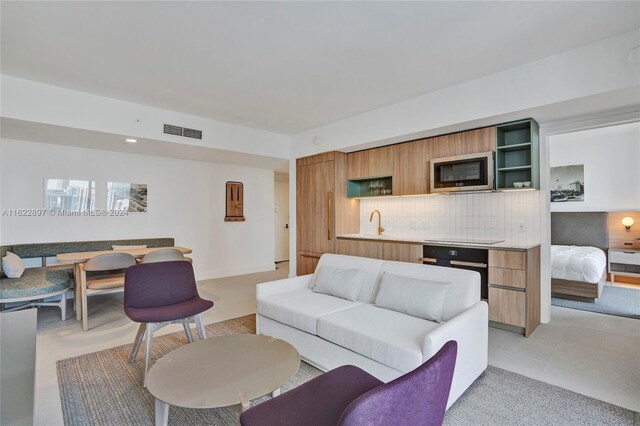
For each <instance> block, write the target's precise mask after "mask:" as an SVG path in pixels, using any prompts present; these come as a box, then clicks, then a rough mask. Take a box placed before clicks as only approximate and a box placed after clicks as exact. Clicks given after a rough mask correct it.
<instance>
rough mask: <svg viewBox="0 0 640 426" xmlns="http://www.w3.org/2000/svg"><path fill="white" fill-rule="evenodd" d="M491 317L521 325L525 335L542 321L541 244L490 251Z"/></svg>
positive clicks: (509, 323)
mask: <svg viewBox="0 0 640 426" xmlns="http://www.w3.org/2000/svg"><path fill="white" fill-rule="evenodd" d="M489 320H490V321H494V322H496V323H501V324H507V325H510V326H515V327H521V328H523V329H524V335H525V337H529V335H530V334H531V333H532V332H533V330H535V328H536V327H537V326H538V325H539V324H540V247H535V248H532V249H529V250H526V251H509V250H489Z"/></svg>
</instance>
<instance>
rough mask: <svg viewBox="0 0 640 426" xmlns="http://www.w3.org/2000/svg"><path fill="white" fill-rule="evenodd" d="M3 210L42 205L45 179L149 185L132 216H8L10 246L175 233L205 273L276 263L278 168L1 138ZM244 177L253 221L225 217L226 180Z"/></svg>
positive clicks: (4, 223) (1, 229) (99, 195)
mask: <svg viewBox="0 0 640 426" xmlns="http://www.w3.org/2000/svg"><path fill="white" fill-rule="evenodd" d="M0 160H1V162H0V181H1V183H2V188H1V191H0V194H1V200H0V203H1V205H2V208H3V209H19V208H36V209H37V208H42V207H43V202H44V201H43V200H44V196H43V185H44V179H45V178H65V177H67V178H77V179H92V180H95V181H96V208H97V209H100V208H104V205H105V191H106V189H105V187H106V182H107V181H116V182H132V183H146V184H148V189H149V212H148V213H146V214H131V215H129V216H128V217H46V216H45V217H39V218H38V217H6V216H5V217H2V220H1V222H0V235H1V236H2V240H1V241H0V243H2V244H14V243H32V242H53V241H77V240H100V239H116V238H143V237H174V238H175V239H176V244H177V245H181V246H186V247H190V248H192V249H193V254H192V255H191V256H192V257H193V259H194V268H195V271H196V277H197V278H198V279H207V278H213V277H219V276H226V275H236V274H243V273H250V272H257V271H265V270H272V269H274V263H273V262H274V230H273V222H274V212H273V203H274V175H273V171H270V170H264V169H252V168H244V167H238V166H229V165H222V164H213V163H204V162H196V161H186V160H175V159H168V158H161V157H152V156H143V155H131V154H123V153H118V152H110V151H99V150H91V149H86V148H76V147H68V146H60V145H50V144H41V143H33V142H25V141H16V140H6V139H2V140H1V141H0ZM228 180H234V181H240V182H243V183H244V191H245V202H244V208H245V216H246V217H247V221H246V222H224V221H223V219H224V215H225V212H224V209H225V183H226V181H228Z"/></svg>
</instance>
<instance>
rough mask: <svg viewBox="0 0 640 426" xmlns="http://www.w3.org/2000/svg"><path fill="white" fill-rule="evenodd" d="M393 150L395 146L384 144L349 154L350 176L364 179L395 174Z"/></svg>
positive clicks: (350, 177)
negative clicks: (380, 146)
mask: <svg viewBox="0 0 640 426" xmlns="http://www.w3.org/2000/svg"><path fill="white" fill-rule="evenodd" d="M393 150H394V147H393V146H383V147H382V148H374V149H367V150H365V151H358V152H352V153H350V154H348V155H347V158H348V178H349V179H363V178H369V177H383V176H391V175H393Z"/></svg>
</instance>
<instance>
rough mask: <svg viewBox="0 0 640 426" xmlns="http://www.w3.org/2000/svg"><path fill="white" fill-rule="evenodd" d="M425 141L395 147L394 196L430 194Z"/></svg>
mask: <svg viewBox="0 0 640 426" xmlns="http://www.w3.org/2000/svg"><path fill="white" fill-rule="evenodd" d="M425 144H426V142H425V141H424V140H420V141H414V142H407V143H401V144H398V145H395V146H394V160H393V169H394V170H393V195H417V194H427V193H428V192H429V170H428V167H427V165H428V159H427V158H426V157H425Z"/></svg>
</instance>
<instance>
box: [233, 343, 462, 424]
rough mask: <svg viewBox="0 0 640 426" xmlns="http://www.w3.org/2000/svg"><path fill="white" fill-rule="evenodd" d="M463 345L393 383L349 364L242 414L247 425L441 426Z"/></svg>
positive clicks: (440, 353) (446, 350)
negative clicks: (457, 359) (457, 356)
mask: <svg viewBox="0 0 640 426" xmlns="http://www.w3.org/2000/svg"><path fill="white" fill-rule="evenodd" d="M457 352H458V344H457V343H456V342H455V341H449V342H447V343H446V344H445V345H444V346H443V347H442V349H440V351H438V353H437V354H435V355H434V356H433V357H432V358H431V359H429V360H428V361H427V362H425V363H424V364H422V365H421V366H420V367H418V368H416V369H415V370H413V371H411V372H410V373H407V374H405V375H404V376H401V377H399V378H397V379H395V380H393V381H391V382H389V383H386V384H385V383H383V382H381V381H380V380H378V379H376V378H375V377H373V376H372V375H370V374H369V373H367V372H365V371H363V370H361V369H359V368H358V367H354V366H352V365H347V366H343V367H339V368H336V369H335V370H331V371H329V372H328V373H325V374H323V375H321V376H319V377H316V378H315V379H313V380H310V381H308V382H307V383H305V384H303V385H301V386H298V387H297V388H294V389H292V390H290V391H289V392H286V393H283V394H282V395H280V396H278V397H276V398H273V399H271V400H269V401H266V402H264V403H262V404H260V405H257V406H255V407H252V408H250V409H248V410H247V411H245V412H244V413H242V415H241V416H240V423H241V424H242V426H258V425H260V426H294V425H295V426H297V425H304V426H389V425H393V426H412V425H426V426H432V425H433V426H435V425H441V424H442V421H443V419H444V413H445V411H446V408H447V400H448V399H449V391H450V390H451V380H452V379H453V370H454V368H455V364H456V355H457Z"/></svg>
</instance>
